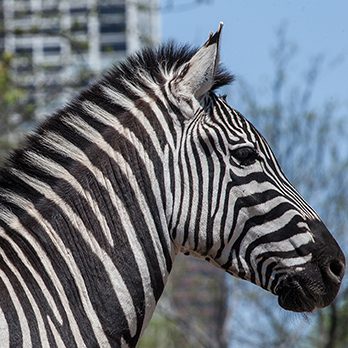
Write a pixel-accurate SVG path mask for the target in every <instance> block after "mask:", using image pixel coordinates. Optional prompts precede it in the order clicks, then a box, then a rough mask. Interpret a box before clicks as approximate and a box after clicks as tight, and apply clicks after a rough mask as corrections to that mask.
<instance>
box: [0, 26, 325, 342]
mask: <svg viewBox="0 0 348 348" xmlns="http://www.w3.org/2000/svg"><path fill="white" fill-rule="evenodd" d="M219 35H220V30H219V31H218V33H216V34H214V35H212V36H211V37H210V38H209V40H208V41H207V43H206V44H205V45H204V46H203V47H202V48H201V49H200V50H198V51H197V50H193V49H189V48H187V47H176V46H174V45H166V46H163V47H161V48H159V49H158V50H145V51H143V52H141V53H139V54H138V55H135V56H133V57H131V58H129V59H128V60H126V61H125V62H124V63H123V64H121V65H120V66H119V67H116V68H114V69H113V70H112V71H110V72H109V73H108V74H107V75H106V76H105V77H104V78H103V79H102V80H101V81H100V82H99V83H97V84H95V85H93V86H92V87H91V88H89V89H87V90H85V91H84V92H82V93H81V95H80V96H79V97H78V98H76V99H75V100H74V101H73V102H72V103H71V104H69V105H68V106H66V107H65V108H64V109H62V110H60V111H59V112H57V113H56V114H55V115H53V116H52V117H51V118H49V119H48V120H47V121H46V122H45V123H44V124H42V125H41V126H40V127H39V128H38V130H37V131H36V132H35V133H34V134H33V135H32V136H30V137H29V138H28V140H27V143H26V144H25V145H24V146H23V147H22V148H21V149H20V150H18V151H16V153H15V154H14V155H13V156H12V157H11V159H10V161H9V162H8V164H7V165H6V167H5V168H4V169H3V170H2V172H1V176H0V187H1V189H0V263H1V265H0V289H1V296H0V308H1V311H0V338H1V346H2V347H6V346H10V347H41V346H43V347H63V346H65V347H79V348H80V347H123V346H124V347H126V346H131V347H133V346H135V345H136V342H137V341H138V339H139V337H140V334H141V332H142V331H143V329H144V328H145V326H146V324H147V323H148V321H149V320H150V318H151V315H152V312H153V310H154V308H155V305H156V302H157V301H158V299H159V297H160V296H161V293H162V291H163V288H164V285H165V283H166V279H167V276H168V274H169V272H170V270H171V268H172V264H173V261H174V257H175V254H176V253H177V252H178V251H183V252H186V253H192V254H194V255H197V256H199V257H205V258H206V259H207V260H209V261H211V262H213V263H214V264H216V265H218V266H219V267H223V268H224V269H226V270H227V272H229V273H232V274H234V275H236V276H238V277H242V278H245V279H249V280H251V281H253V282H255V283H256V284H258V285H260V286H263V287H264V288H266V289H269V290H271V291H275V289H276V287H277V285H278V284H279V282H280V280H281V279H282V278H284V275H285V271H286V269H288V268H292V269H300V268H301V267H303V265H304V264H306V263H308V262H309V261H310V260H311V252H310V251H309V249H307V248H306V247H307V246H308V245H309V244H311V243H313V240H314V239H313V235H312V232H311V231H310V228H309V227H308V224H307V222H308V220H318V217H317V215H316V213H315V212H314V211H313V210H312V209H311V208H310V207H309V206H308V205H307V204H306V203H305V202H304V201H303V199H302V198H301V197H300V196H299V195H298V194H297V192H296V191H295V190H294V188H293V187H292V186H291V185H290V184H289V182H288V181H287V180H286V178H285V177H284V175H283V174H282V172H281V170H280V168H279V166H278V164H277V162H276V160H275V158H274V156H273V154H272V152H271V150H270V149H269V146H268V145H267V143H266V142H265V140H264V139H263V138H262V136H260V135H259V133H258V132H257V131H256V130H255V129H254V127H253V126H252V125H251V124H250V123H249V122H248V121H247V120H246V119H244V118H243V116H241V115H240V114H239V113H238V112H236V111H235V110H233V109H232V108H230V107H229V106H228V105H227V103H226V101H225V100H224V98H222V97H218V96H216V94H214V92H213V90H214V89H215V88H217V87H219V86H221V85H223V84H226V83H228V82H229V81H230V80H231V76H230V75H229V74H228V73H226V72H224V71H223V70H222V69H220V68H219V67H218V62H217V56H218V54H217V52H218V43H219ZM210 66H211V67H210ZM245 147H248V148H252V149H253V151H254V152H255V153H256V154H257V158H255V160H253V161H251V163H248V165H245V164H243V163H241V162H240V161H239V160H238V159H237V158H235V157H234V155H233V154H234V152H235V150H236V149H238V148H245Z"/></svg>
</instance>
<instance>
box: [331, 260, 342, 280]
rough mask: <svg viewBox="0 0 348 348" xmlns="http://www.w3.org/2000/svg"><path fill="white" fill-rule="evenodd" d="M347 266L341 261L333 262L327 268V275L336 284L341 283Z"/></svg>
mask: <svg viewBox="0 0 348 348" xmlns="http://www.w3.org/2000/svg"><path fill="white" fill-rule="evenodd" d="M344 269H345V265H344V263H343V262H342V261H340V260H332V261H331V262H330V263H329V264H328V266H327V275H328V276H329V277H330V278H331V279H332V280H333V281H334V282H336V283H340V282H341V280H342V278H343V275H344Z"/></svg>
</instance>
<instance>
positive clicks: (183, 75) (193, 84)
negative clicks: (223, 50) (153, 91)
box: [175, 22, 223, 99]
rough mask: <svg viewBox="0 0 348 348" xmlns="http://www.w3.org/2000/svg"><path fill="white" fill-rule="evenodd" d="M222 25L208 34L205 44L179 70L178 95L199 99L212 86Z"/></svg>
mask: <svg viewBox="0 0 348 348" xmlns="http://www.w3.org/2000/svg"><path fill="white" fill-rule="evenodd" d="M222 26H223V23H222V22H220V24H219V28H218V30H217V31H216V32H215V33H214V34H212V33H211V34H210V35H209V38H208V40H207V41H206V43H205V44H204V45H203V46H202V47H201V48H200V49H199V50H198V51H197V53H196V54H195V55H194V56H193V57H192V58H191V59H190V60H189V61H188V62H187V63H186V64H185V65H184V66H183V67H182V68H181V70H180V72H179V73H178V76H177V77H176V78H175V83H176V84H177V89H178V92H179V93H180V94H182V93H183V94H185V95H188V94H189V95H192V94H193V95H194V96H195V97H196V98H197V99H200V98H201V97H202V96H203V95H204V94H205V93H207V92H208V91H209V90H210V89H211V88H212V86H213V84H214V77H215V73H216V70H217V67H218V65H219V41H220V34H221V30H222Z"/></svg>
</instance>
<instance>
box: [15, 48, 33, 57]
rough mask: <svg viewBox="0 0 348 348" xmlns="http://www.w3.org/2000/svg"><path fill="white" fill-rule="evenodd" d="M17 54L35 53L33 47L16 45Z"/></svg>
mask: <svg viewBox="0 0 348 348" xmlns="http://www.w3.org/2000/svg"><path fill="white" fill-rule="evenodd" d="M15 52H16V54H18V55H23V56H25V55H31V54H32V53H33V48H32V47H16V50H15Z"/></svg>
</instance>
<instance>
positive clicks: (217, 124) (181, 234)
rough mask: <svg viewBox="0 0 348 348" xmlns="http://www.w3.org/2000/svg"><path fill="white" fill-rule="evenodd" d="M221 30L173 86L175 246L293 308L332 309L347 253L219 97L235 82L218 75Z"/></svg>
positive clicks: (178, 74) (258, 137) (177, 75)
mask: <svg viewBox="0 0 348 348" xmlns="http://www.w3.org/2000/svg"><path fill="white" fill-rule="evenodd" d="M220 32H221V25H220V27H219V30H218V31H217V32H216V33H215V34H214V35H210V37H209V39H208V41H207V42H206V43H205V44H204V45H203V47H201V48H200V49H199V50H197V52H196V53H195V54H194V55H193V56H192V57H191V58H190V60H189V61H188V62H186V63H185V64H182V65H181V66H180V68H178V70H177V71H176V73H175V74H174V75H173V78H171V79H170V80H169V81H168V82H167V85H166V89H167V94H168V95H171V102H172V104H174V105H175V106H176V108H177V109H178V110H180V113H181V114H182V115H183V117H182V122H181V125H182V133H181V134H182V135H181V140H180V141H179V145H178V148H177V149H176V151H177V153H176V159H177V163H176V165H177V173H178V175H180V177H181V183H180V184H178V185H177V186H175V193H174V195H173V196H174V199H173V200H174V213H173V214H174V217H173V221H172V224H171V232H172V238H173V239H174V241H175V243H176V245H177V247H178V248H179V249H180V250H181V251H183V252H184V253H186V254H193V255H196V256H199V257H203V258H205V259H206V260H208V261H209V262H212V263H213V264H215V265H217V266H219V267H221V268H223V269H225V270H226V271H227V272H228V273H230V274H232V275H234V276H236V277H238V278H243V279H246V280H249V281H251V282H253V283H255V284H257V285H259V286H261V287H262V288H264V289H266V290H269V291H271V292H272V293H274V294H276V295H278V297H279V304H280V305H281V306H282V307H283V308H285V309H289V310H292V311H313V310H314V309H316V308H320V307H324V306H327V305H328V304H330V303H331V302H332V301H333V299H334V298H335V296H336V294H337V292H338V289H339V286H340V283H341V280H342V277H343V274H344V269H345V258H344V255H343V253H342V251H341V249H340V247H339V246H338V244H337V243H336V241H335V239H334V238H333V237H332V235H331V234H330V232H329V231H328V230H327V228H326V227H325V225H324V224H323V222H322V221H321V220H320V218H319V216H318V215H317V214H316V212H315V211H314V210H313V209H312V208H311V207H310V206H309V205H308V204H307V203H306V202H305V201H304V200H303V198H302V197H301V196H300V195H299V194H298V192H297V191H296V190H295V189H294V187H293V186H292V185H291V184H290V182H289V181H288V180H287V178H286V177H285V176H284V174H283V172H282V170H281V168H280V167H279V165H278V163H277V160H276V158H275V156H274V155H273V153H272V150H271V149H270V147H269V145H268V144H267V142H266V141H265V139H264V138H263V137H262V135H260V133H259V132H258V131H257V130H256V129H255V128H254V126H253V125H252V124H251V123H250V122H249V121H248V120H246V119H245V118H244V117H243V116H242V115H241V114H240V113H239V112H238V111H236V110H234V109H233V108H232V107H230V106H229V105H228V104H227V102H226V100H225V99H224V98H223V97H219V96H217V95H216V94H215V93H214V92H213V90H214V88H215V87H216V86H219V85H220V84H221V83H225V82H226V81H227V80H228V79H229V76H228V74H226V73H224V72H223V71H222V69H220V67H219V57H218V55H219V53H218V52H219V37H220ZM174 157H175V156H174ZM175 207H179V208H178V209H175Z"/></svg>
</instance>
